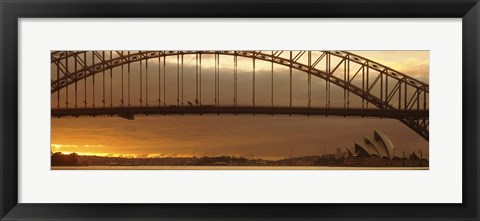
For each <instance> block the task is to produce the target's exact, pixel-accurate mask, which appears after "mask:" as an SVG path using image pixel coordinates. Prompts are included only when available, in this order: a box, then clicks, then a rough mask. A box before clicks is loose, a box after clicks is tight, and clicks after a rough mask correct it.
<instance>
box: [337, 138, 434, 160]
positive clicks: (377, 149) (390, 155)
mask: <svg viewBox="0 0 480 221" xmlns="http://www.w3.org/2000/svg"><path fill="white" fill-rule="evenodd" d="M347 152H348V154H347V156H346V157H345V159H344V162H343V163H344V165H345V166H373V167H375V166H377V167H381V166H398V167H402V166H422V167H423V166H428V161H427V160H424V159H422V158H423V157H422V156H420V157H419V156H418V155H417V154H416V153H415V152H413V153H411V154H410V156H409V157H408V158H406V157H405V154H404V153H403V152H402V155H401V156H399V155H398V152H399V151H396V149H395V147H394V145H393V144H392V142H391V141H390V139H388V137H387V136H386V135H385V134H383V133H381V132H379V131H376V130H375V131H374V132H373V137H372V138H370V137H364V138H363V142H361V143H355V144H354V151H351V150H350V149H348V148H347ZM420 154H421V152H420Z"/></svg>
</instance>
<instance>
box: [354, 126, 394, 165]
mask: <svg viewBox="0 0 480 221" xmlns="http://www.w3.org/2000/svg"><path fill="white" fill-rule="evenodd" d="M394 149H395V147H394V146H393V144H392V141H390V139H388V137H387V136H386V135H385V134H383V133H381V132H379V131H376V130H375V131H374V132H373V139H372V138H369V137H364V138H363V142H362V143H355V153H354V154H352V155H354V156H358V157H369V156H376V157H379V158H385V159H390V160H392V159H393V158H394V152H395V151H394ZM349 152H350V151H349ZM350 153H351V152H350Z"/></svg>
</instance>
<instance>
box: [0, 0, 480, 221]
mask: <svg viewBox="0 0 480 221" xmlns="http://www.w3.org/2000/svg"><path fill="white" fill-rule="evenodd" d="M0 16H1V17H0V19H1V26H0V27H1V39H0V48H1V55H0V57H1V59H0V67H1V73H0V107H1V112H0V125H1V127H0V132H1V133H0V145H1V146H0V147H1V148H0V157H1V162H0V167H1V168H0V171H1V172H0V182H1V183H0V203H1V206H0V217H1V220H102V219H109V220H190V219H198V220H201V219H202V220H210V219H216V220H240V219H242V220H273V219H282V220H287V219H298V220H306V219H309V220H370V219H377V220H472V221H473V220H479V207H480V205H479V159H480V157H479V151H478V148H479V130H478V129H479V95H480V90H479V85H480V81H479V75H480V67H479V66H480V65H479V61H480V57H479V53H480V44H479V43H480V4H479V1H478V0H409V1H403V0H375V1H372V0H353V1H352V0H257V1H252V0H244V1H238V0H175V1H172V0H143V1H136V0H118V1H108V0H98V1H94V0H63V1H58V0H38V1H34V0H0ZM64 17H65V18H74V17H88V18H106V17H108V18H119V17H126V18H133V17H212V18H225V17H260V18H264V17H269V18H278V17H286V18H293V17H303V18H311V17H333V18H339V17H348V18H351V17H372V18H387V17H405V18H425V17H431V18H444V17H457V18H462V20H463V22H462V36H463V37H462V41H463V42H462V44H463V52H462V53H463V64H462V84H463V91H462V93H463V97H462V102H463V118H462V121H463V135H462V139H463V140H462V142H463V146H462V148H463V154H462V156H463V181H462V182H463V196H462V197H463V203H461V204H24V203H18V153H17V151H18V146H17V145H18V140H17V139H18V129H19V128H18V79H17V76H18V75H17V73H18V72H17V71H18V69H17V64H18V22H17V20H18V19H19V18H64ZM40 41H41V40H40ZM452 148H453V147H452ZM439 194H440V193H439Z"/></svg>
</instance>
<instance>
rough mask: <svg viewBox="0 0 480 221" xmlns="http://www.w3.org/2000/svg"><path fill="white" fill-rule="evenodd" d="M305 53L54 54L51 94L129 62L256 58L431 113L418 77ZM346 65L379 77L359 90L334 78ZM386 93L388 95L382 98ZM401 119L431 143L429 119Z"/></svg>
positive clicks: (350, 58) (379, 101) (386, 104)
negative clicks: (399, 97)
mask: <svg viewBox="0 0 480 221" xmlns="http://www.w3.org/2000/svg"><path fill="white" fill-rule="evenodd" d="M306 52H307V51H296V55H295V56H294V57H292V58H291V59H289V58H285V57H281V54H282V53H283V51H275V52H273V53H264V52H262V51H136V52H135V53H129V54H126V53H124V52H123V51H115V52H114V53H116V55H117V57H114V58H108V59H106V58H105V57H104V56H102V54H100V53H99V52H96V51H93V52H91V53H93V55H92V56H95V57H96V58H97V60H98V61H99V62H98V63H95V64H93V65H88V64H87V61H86V60H84V59H82V57H83V54H84V53H89V52H87V51H54V52H52V53H51V63H52V64H55V65H56V66H57V68H58V70H59V72H61V73H62V76H61V77H60V78H58V79H55V80H53V79H52V80H51V93H52V94H53V93H55V92H58V91H60V90H61V89H62V88H64V87H67V86H68V85H70V84H73V83H75V82H77V81H79V80H82V79H84V78H88V77H89V76H92V75H95V74H97V73H100V72H103V71H105V70H109V69H113V68H115V67H120V66H122V65H126V64H129V63H134V62H139V61H142V60H146V59H152V58H159V57H167V56H177V55H188V54H198V55H200V54H215V55H230V56H240V57H246V58H254V59H258V60H263V61H266V62H271V63H274V64H278V65H282V66H286V67H290V68H292V69H295V70H298V71H301V72H303V73H307V74H311V75H313V76H316V77H318V78H321V79H324V80H326V81H328V82H330V83H333V84H335V85H336V86H338V87H340V88H343V89H344V90H347V91H349V92H350V93H353V94H355V95H357V96H359V97H360V98H362V99H365V100H366V101H367V102H368V103H370V104H373V105H374V106H376V107H378V108H379V109H385V110H414V109H415V106H416V109H417V110H421V109H423V110H428V109H427V105H428V104H427V101H426V99H425V98H426V97H427V96H428V95H427V94H428V93H429V86H428V84H426V83H423V82H421V81H419V80H417V79H415V78H412V77H410V76H408V75H406V74H403V73H401V72H399V71H396V70H394V69H392V68H389V67H387V66H385V65H382V64H380V63H378V62H375V61H372V60H370V59H367V58H364V57H362V56H358V55H356V54H353V53H350V52H347V51H320V52H321V53H322V54H321V55H320V56H319V57H318V58H317V59H316V60H315V61H314V62H313V63H312V62H309V64H303V63H301V62H299V59H300V58H301V57H302V56H304V55H305V54H306ZM309 56H310V55H309ZM327 57H328V58H327ZM332 57H335V58H337V59H340V62H338V63H337V65H336V66H335V67H334V68H333V70H332V69H330V68H329V69H330V70H325V71H323V70H320V69H318V68H316V65H318V64H319V62H320V61H321V60H323V59H329V60H331V58H332ZM69 59H74V60H75V63H77V64H79V65H80V69H78V70H76V71H73V72H70V71H69V70H68V68H67V67H66V65H65V63H67V62H65V61H68V60H69ZM309 60H310V59H309ZM344 62H345V63H346V62H352V63H356V64H358V65H360V67H361V68H366V69H367V70H374V71H377V72H378V73H379V74H378V76H377V78H376V79H375V80H374V82H372V84H371V85H368V83H367V87H366V88H360V87H358V86H356V85H354V84H352V80H353V78H354V77H355V76H354V77H353V78H349V79H342V78H340V77H338V76H335V75H334V73H335V70H337V68H339V67H340V66H341V65H342V64H344ZM359 71H360V69H359ZM357 74H358V71H357ZM383 78H389V79H393V80H394V82H395V86H394V88H393V89H391V90H390V91H388V89H386V91H383V90H382V89H381V91H380V93H381V97H378V96H376V95H374V94H373V93H371V90H372V88H373V87H374V86H375V84H376V83H377V82H378V81H381V82H383ZM362 84H363V83H362ZM402 85H403V86H404V87H406V86H407V85H408V86H409V87H412V88H414V89H415V91H414V92H413V94H412V95H411V96H410V97H409V99H407V94H406V92H405V97H404V99H405V102H400V101H399V104H398V107H397V108H396V107H394V106H393V105H391V104H390V100H391V99H392V97H393V96H394V95H395V94H397V93H398V94H401V93H402V92H401V88H402ZM384 94H385V96H383V95H384ZM422 95H423V97H424V99H423V104H420V97H421V96H422ZM407 100H408V102H407ZM399 120H400V121H401V122H402V123H403V124H405V125H406V126H408V127H409V128H411V129H412V130H414V131H415V132H416V133H418V134H419V135H420V136H422V137H423V138H424V139H426V140H428V134H429V132H428V118H412V117H405V118H402V119H399Z"/></svg>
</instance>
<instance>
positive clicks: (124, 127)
mask: <svg viewBox="0 0 480 221" xmlns="http://www.w3.org/2000/svg"><path fill="white" fill-rule="evenodd" d="M50 54H51V64H50V67H51V105H50V106H51V121H50V123H51V126H50V128H51V144H50V157H51V161H50V162H51V165H50V168H51V170H429V73H430V51H428V50H362V51H355V50H352V51H335V50H328V51H316V50H311V51H288V50H287V51H272V50H267V51H259V50H257V51H247V50H230V51H214V50H212V51H208V50H205V51H199V50H192V51H155V50H151V51H130V50H129V51H113V50H112V51H101V50H99V51H64V50H51V51H50Z"/></svg>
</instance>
